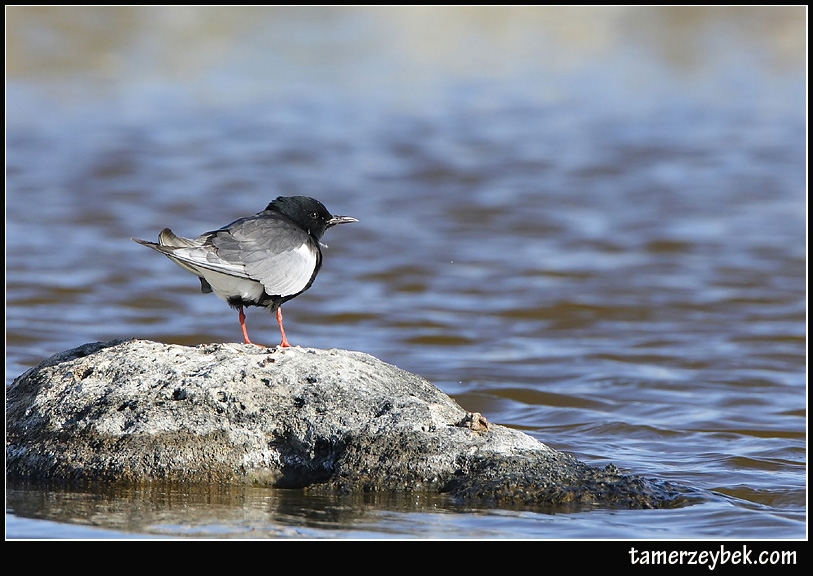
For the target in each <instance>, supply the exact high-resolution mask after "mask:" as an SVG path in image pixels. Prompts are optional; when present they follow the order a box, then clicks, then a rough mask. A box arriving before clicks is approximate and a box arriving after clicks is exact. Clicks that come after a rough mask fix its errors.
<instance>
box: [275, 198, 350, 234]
mask: <svg viewBox="0 0 813 576" xmlns="http://www.w3.org/2000/svg"><path fill="white" fill-rule="evenodd" d="M265 209H266V210H271V211H273V212H279V213H280V214H284V215H285V216H287V217H288V218H290V219H291V220H292V221H293V222H294V223H295V224H296V225H297V226H299V227H300V228H302V229H303V230H305V231H306V232H307V233H308V234H310V235H311V236H313V237H314V238H315V239H316V240H319V239H320V238H322V235H323V234H324V233H325V230H327V229H328V228H330V227H331V226H334V225H336V224H344V223H346V222H358V220H356V219H355V218H351V217H350V216H333V215H332V214H331V213H330V212H328V210H327V208H325V205H324V204H322V203H321V202H319V200H316V199H315V198H309V197H308V196H280V197H278V198H277V199H276V200H274V201H273V202H271V203H270V204H269V205H268V206H266V207H265Z"/></svg>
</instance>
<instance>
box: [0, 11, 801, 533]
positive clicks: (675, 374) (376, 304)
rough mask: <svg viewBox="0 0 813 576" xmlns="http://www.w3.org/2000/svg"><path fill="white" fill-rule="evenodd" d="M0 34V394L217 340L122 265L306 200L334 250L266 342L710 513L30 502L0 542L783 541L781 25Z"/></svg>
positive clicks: (541, 14)
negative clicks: (283, 202)
mask: <svg viewBox="0 0 813 576" xmlns="http://www.w3.org/2000/svg"><path fill="white" fill-rule="evenodd" d="M7 16H8V19H9V22H10V25H9V26H8V32H9V34H8V40H7V45H8V47H9V50H8V56H7V58H8V63H7V178H6V182H7V194H6V384H7V385H10V384H11V382H12V380H13V379H14V378H15V377H16V376H18V375H19V374H21V373H22V372H24V371H25V370H26V369H28V368H29V367H31V366H34V365H36V364H37V363H38V362H40V361H42V360H43V359H45V358H47V357H49V356H50V355H52V354H56V353H58V352H60V351H63V350H65V349H68V348H72V347H75V346H79V345H81V344H84V343H86V342H94V341H105V340H113V339H118V338H129V337H135V338H145V339H152V340H158V341H165V342H172V343H179V344H185V345H196V344H200V343H205V342H213V341H215V342H230V341H239V340H240V339H241V334H240V329H239V325H238V322H237V318H236V314H235V313H234V312H233V311H232V310H230V309H229V308H228V307H227V306H226V305H225V304H223V303H222V302H220V301H219V300H218V299H217V298H215V297H214V296H212V295H202V294H200V292H199V287H198V283H197V280H196V279H195V278H193V277H192V276H191V275H189V274H187V273H185V272H184V271H182V270H180V269H179V268H177V267H176V266H174V265H173V264H172V263H170V262H169V261H167V260H166V259H165V258H161V257H159V256H158V255H156V254H154V253H152V252H150V251H148V250H145V249H144V248H143V247H140V246H138V245H136V244H134V243H132V242H131V241H130V240H129V238H130V237H131V236H135V237H139V238H148V239H152V238H154V237H156V236H157V233H158V231H159V230H161V229H162V228H163V227H165V226H169V227H171V228H173V230H175V231H176V232H177V233H179V234H183V235H187V236H193V235H196V234H199V233H201V232H203V231H206V230H210V229H212V228H215V227H218V226H221V225H223V224H226V223H228V222H230V221H232V220H234V219H235V218H238V217H241V216H245V215H249V214H253V213H255V212H257V211H259V210H261V209H262V208H263V207H264V206H265V205H266V204H267V203H268V201H270V200H271V199H273V198H274V197H275V196H277V195H280V194H283V195H290V194H305V195H310V196H314V197H316V198H319V199H320V200H322V201H323V202H324V203H325V204H326V206H327V207H328V208H329V209H330V210H331V211H332V212H333V213H336V214H345V215H350V216H354V217H356V218H358V219H359V223H358V224H353V225H352V226H348V227H341V228H337V229H332V230H330V231H329V232H328V233H327V235H326V236H325V238H324V241H325V243H327V244H328V245H329V248H328V249H327V250H326V251H325V261H324V266H323V268H322V271H321V272H320V274H319V277H318V279H317V280H316V282H315V284H314V286H313V288H312V289H311V290H310V291H309V292H307V293H306V294H304V295H302V296H300V297H299V298H297V299H296V300H294V301H292V302H290V303H288V304H286V306H285V319H286V330H287V332H288V337H289V339H290V340H291V342H292V344H294V345H297V344H299V345H302V346H310V347H319V348H331V347H339V348H347V349H353V350H361V351H364V352H367V353H370V354H373V355H375V356H377V357H379V358H381V359H382V360H384V361H386V362H390V363H393V364H396V365H398V366H400V367H401V368H404V369H407V370H410V371H413V372H416V373H419V374H421V375H422V376H425V377H426V378H428V379H430V380H431V381H432V382H434V383H435V384H436V385H437V386H438V387H440V388H441V389H442V390H443V391H444V392H446V393H447V394H450V395H451V396H453V397H454V398H455V399H456V400H457V401H458V403H460V404H461V405H462V406H463V407H464V408H466V409H468V410H471V411H478V412H481V413H483V414H484V415H486V416H487V417H488V418H489V420H491V421H493V422H497V423H499V424H503V425H507V426H512V427H515V428H518V429H520V430H523V431H524V432H526V433H528V434H530V435H532V436H533V437H535V438H537V439H539V440H540V441H542V442H545V443H546V444H548V445H550V446H551V447H553V448H555V449H557V450H561V451H564V452H568V453H571V454H574V455H575V456H576V457H578V458H579V459H581V460H583V461H585V462H587V463H590V464H594V465H605V464H607V463H610V462H612V463H614V464H616V465H618V466H619V467H621V468H623V469H625V470H628V471H629V472H630V473H634V474H639V475H643V476H647V477H653V478H659V479H663V480H669V481H673V482H677V483H679V484H683V485H688V486H691V487H693V488H696V489H698V490H700V491H702V492H703V493H704V494H707V495H708V496H707V498H705V499H704V500H702V502H701V503H698V504H696V505H693V506H689V507H685V508H680V509H673V510H649V511H603V510H595V511H590V512H578V513H572V514H555V515H549V514H543V513H540V512H535V511H532V510H531V511H528V510H525V511H512V510H468V509H461V508H460V507H457V506H454V505H451V504H450V503H448V502H445V501H443V499H434V498H427V497H423V498H418V499H417V501H410V502H409V503H408V504H405V503H403V502H400V501H396V502H393V501H389V500H382V501H373V502H370V501H357V500H351V501H342V500H338V501H337V500H330V499H327V500H324V499H320V498H314V497H309V496H307V495H303V494H300V493H288V492H285V491H283V492H282V493H280V491H276V490H270V489H267V490H260V489H252V490H251V491H250V492H249V493H239V494H237V495H235V494H231V493H230V494H228V495H227V497H226V496H218V497H217V498H214V497H212V496H210V495H203V496H201V495H199V494H197V493H195V492H194V491H191V492H189V493H186V494H184V493H180V494H174V493H173V494H174V495H173V497H172V498H169V497H167V495H166V494H165V493H163V492H160V491H156V490H145V491H124V492H121V491H116V490H113V489H110V490H105V491H103V492H101V491H98V490H96V491H93V490H91V491H78V490H77V491H72V490H61V489H58V488H50V489H42V488H41V489H34V488H31V487H27V488H19V489H18V488H14V489H10V490H9V491H8V493H7V499H6V509H7V517H6V530H7V537H9V538H80V539H85V538H87V539H96V538H143V537H146V538H153V537H160V538H174V537H191V538H269V537H271V538H276V537H282V538H365V539H366V538H392V537H397V538H544V539H549V538H563V539H571V538H574V539H606V538H624V539H626V538H631V539H635V538H657V539H661V538H663V539H674V538H679V539H682V538H686V539H705V538H712V539H714V538H735V539H743V538H776V539H787V538H805V537H806V534H807V511H806V503H807V460H806V458H807V443H806V431H807V352H806V350H807V344H806V340H807V325H806V319H807V242H806V240H807V216H806V214H807V188H806V160H807V154H806V143H807V135H806V118H807V117H806V100H805V98H806V59H805V54H806V43H805V39H806V36H805V33H806V30H805V25H804V23H805V17H804V16H805V10H804V8H781V7H780V8H768V7H766V8H753V9H752V8H730V9H724V8H718V9H704V8H644V9H641V8H606V9H603V8H581V9H577V8H573V9H568V8H542V7H538V8H505V9H504V8H454V7H449V8H335V9H333V8H331V9H327V8H300V9H296V8H265V9H251V8H244V9H233V8H138V7H134V8H72V9H62V8H47V9H28V8H11V9H8V10H7ZM248 322H249V329H250V331H251V335H252V339H254V340H255V341H258V342H261V343H266V344H274V343H276V342H277V340H278V338H279V336H278V332H277V330H276V323H275V322H274V319H273V317H271V316H268V315H266V314H264V313H262V312H259V311H257V310H250V311H249V318H248ZM179 502H180V504H179ZM348 510H349V511H350V512H351V513H349V514H348V513H347V511H348Z"/></svg>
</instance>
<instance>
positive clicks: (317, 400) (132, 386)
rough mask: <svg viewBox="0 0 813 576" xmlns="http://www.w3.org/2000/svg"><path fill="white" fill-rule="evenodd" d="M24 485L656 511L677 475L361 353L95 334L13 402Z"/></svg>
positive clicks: (29, 380)
mask: <svg viewBox="0 0 813 576" xmlns="http://www.w3.org/2000/svg"><path fill="white" fill-rule="evenodd" d="M6 475H7V479H8V480H9V481H51V482H54V481H56V482H64V483H76V482H97V481H98V482H121V483H132V484H142V483H155V482H187V483H218V484H234V483H241V482H248V483H256V484H260V485H269V486H275V487H281V488H285V487H307V489H308V490H309V491H313V492H325V491H329V492H334V491H339V492H354V491H433V492H443V493H448V494H449V495H450V496H451V497H453V498H456V499H457V500H458V501H460V502H464V503H472V504H482V505H497V506H523V507H524V506H533V507H554V508H556V507H561V506H566V507H567V506H569V507H581V506H584V505H590V506H611V507H628V508H653V507H665V506H670V507H671V506H677V505H682V504H685V503H687V502H688V498H689V491H688V490H687V489H685V488H682V487H678V486H674V485H672V484H669V483H665V482H658V481H655V480H649V479H644V478H640V477H635V476H630V475H625V474H622V473H621V472H620V471H619V470H618V469H617V468H615V467H614V466H612V465H610V466H607V467H606V468H594V467H590V466H587V465H586V464H584V463H582V462H579V461H578V460H576V459H575V458H573V457H572V456H569V455H566V454H563V453H560V452H557V451H555V450H553V449H551V448H549V447H548V446H546V445H545V444H542V443H541V442H539V441H537V440H535V439H533V438H531V437H530V436H528V435H526V434H524V433H522V432H519V431H516V430H512V429H510V428H506V427H504V426H499V425H495V424H490V423H488V422H487V420H486V419H485V418H484V417H483V416H482V415H480V414H476V413H469V412H466V410H464V409H463V408H461V407H460V406H459V405H458V404H457V403H456V402H455V401H454V400H452V399H451V398H449V397H448V396H447V395H446V394H444V393H443V392H441V391H440V390H439V389H438V388H436V387H435V386H434V385H432V384H431V383H430V382H428V381H427V380H425V379H423V378H421V377H419V376H417V375H415V374H411V373H409V372H406V371H404V370H401V369H399V368H397V367H395V366H392V365H390V364H386V363H384V362H382V361H380V360H378V359H376V358H374V357H372V356H369V355H367V354H363V353H360V352H350V351H346V350H316V349H307V348H286V349H282V348H260V347H256V346H252V345H245V344H209V345H202V346H197V347H195V348H190V347H184V346H176V345H169V344H161V343H157V342H149V341H141V340H132V341H113V342H107V343H92V344H85V345H84V346H80V347H79V348H75V349H73V350H68V351H66V352H63V353H61V354H57V355H55V356H53V357H51V358H49V359H48V360H46V361H44V362H42V363H41V364H40V365H38V366H36V367H34V368H32V369H30V370H28V371H27V372H26V373H24V374H23V375H21V376H20V377H18V378H17V379H16V380H15V381H14V383H13V384H12V386H11V387H9V388H8V390H7V398H6Z"/></svg>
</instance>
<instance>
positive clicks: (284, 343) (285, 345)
mask: <svg viewBox="0 0 813 576" xmlns="http://www.w3.org/2000/svg"><path fill="white" fill-rule="evenodd" d="M277 323H278V324H279V331H280V333H281V334H282V342H280V346H281V347H282V348H290V347H291V344H290V343H289V342H288V338H286V337H285V328H283V327H282V308H281V307H280V308H277Z"/></svg>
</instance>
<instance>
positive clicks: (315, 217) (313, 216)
mask: <svg viewBox="0 0 813 576" xmlns="http://www.w3.org/2000/svg"><path fill="white" fill-rule="evenodd" d="M308 216H310V217H311V218H312V219H314V220H319V214H317V213H316V212H311V213H310V214H308Z"/></svg>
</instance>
